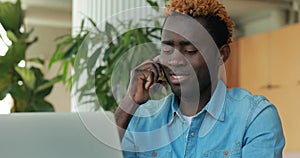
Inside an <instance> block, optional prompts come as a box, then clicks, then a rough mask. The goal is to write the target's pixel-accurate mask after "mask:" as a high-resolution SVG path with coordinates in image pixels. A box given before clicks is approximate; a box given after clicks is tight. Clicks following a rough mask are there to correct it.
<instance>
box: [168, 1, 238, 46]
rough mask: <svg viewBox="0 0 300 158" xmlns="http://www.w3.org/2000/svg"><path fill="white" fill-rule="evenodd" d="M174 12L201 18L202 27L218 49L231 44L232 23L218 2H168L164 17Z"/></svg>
mask: <svg viewBox="0 0 300 158" xmlns="http://www.w3.org/2000/svg"><path fill="white" fill-rule="evenodd" d="M174 12H179V13H182V14H186V15H189V16H192V17H194V18H203V19H204V20H205V22H206V24H205V26H204V27H205V28H206V29H207V30H208V32H209V33H210V34H211V36H212V37H213V38H214V40H215V42H216V43H217V45H218V46H219V47H221V46H222V45H224V44H229V43H231V42H232V36H233V27H234V23H233V21H232V20H231V18H230V16H229V15H228V13H227V11H226V9H225V6H224V5H223V4H221V3H219V1H218V0H170V2H169V4H168V5H166V8H165V15H166V16H169V15H173V13H174Z"/></svg>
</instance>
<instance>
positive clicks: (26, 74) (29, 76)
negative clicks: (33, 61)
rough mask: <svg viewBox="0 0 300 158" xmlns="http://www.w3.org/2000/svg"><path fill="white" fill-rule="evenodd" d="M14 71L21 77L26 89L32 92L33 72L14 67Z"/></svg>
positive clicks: (33, 83)
mask: <svg viewBox="0 0 300 158" xmlns="http://www.w3.org/2000/svg"><path fill="white" fill-rule="evenodd" d="M15 70H16V71H17V72H18V74H19V75H20V76H21V78H22V79H23V81H24V83H25V84H26V85H27V87H28V88H29V89H31V90H33V89H34V86H35V80H36V78H35V75H34V72H33V71H32V70H30V69H27V68H22V67H15Z"/></svg>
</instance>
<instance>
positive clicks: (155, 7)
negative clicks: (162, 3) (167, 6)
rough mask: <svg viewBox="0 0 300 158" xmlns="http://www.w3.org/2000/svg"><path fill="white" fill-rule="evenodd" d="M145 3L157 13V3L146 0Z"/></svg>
mask: <svg viewBox="0 0 300 158" xmlns="http://www.w3.org/2000/svg"><path fill="white" fill-rule="evenodd" d="M147 3H148V4H149V5H150V6H151V7H152V8H153V9H154V10H156V11H159V6H158V3H157V2H155V1H152V0H147Z"/></svg>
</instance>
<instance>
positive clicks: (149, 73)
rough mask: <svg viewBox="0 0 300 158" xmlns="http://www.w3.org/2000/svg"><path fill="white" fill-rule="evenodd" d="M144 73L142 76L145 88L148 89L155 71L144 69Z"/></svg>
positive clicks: (153, 78)
mask: <svg viewBox="0 0 300 158" xmlns="http://www.w3.org/2000/svg"><path fill="white" fill-rule="evenodd" d="M144 74H145V76H144V77H145V78H144V83H145V89H146V90H149V88H150V87H151V85H152V84H153V83H154V80H155V73H153V72H152V71H146V72H145V73H144ZM156 77H157V76H156Z"/></svg>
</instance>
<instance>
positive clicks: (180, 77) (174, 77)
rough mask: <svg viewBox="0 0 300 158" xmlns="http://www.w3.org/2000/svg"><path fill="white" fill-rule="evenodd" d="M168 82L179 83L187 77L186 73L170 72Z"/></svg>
mask: <svg viewBox="0 0 300 158" xmlns="http://www.w3.org/2000/svg"><path fill="white" fill-rule="evenodd" d="M169 79H170V82H171V83H173V84H180V83H182V82H183V81H185V80H186V79H188V75H187V74H170V77H169Z"/></svg>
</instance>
